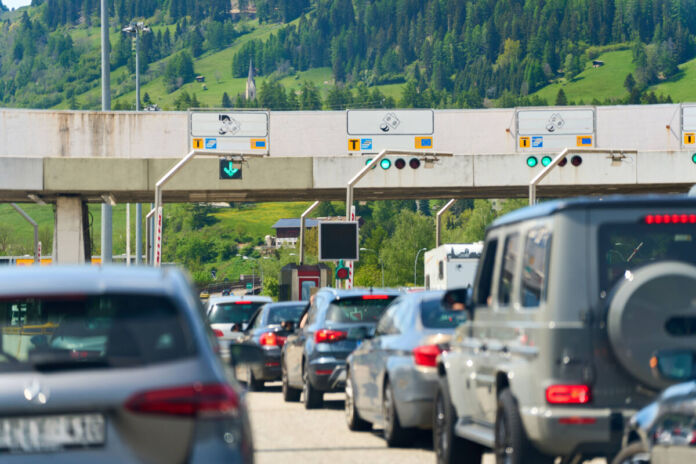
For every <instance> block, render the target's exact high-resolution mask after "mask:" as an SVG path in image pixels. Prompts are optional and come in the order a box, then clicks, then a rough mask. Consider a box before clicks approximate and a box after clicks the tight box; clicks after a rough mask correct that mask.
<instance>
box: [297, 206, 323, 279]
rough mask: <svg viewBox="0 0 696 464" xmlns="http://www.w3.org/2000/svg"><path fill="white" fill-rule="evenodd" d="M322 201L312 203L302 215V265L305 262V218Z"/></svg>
mask: <svg viewBox="0 0 696 464" xmlns="http://www.w3.org/2000/svg"><path fill="white" fill-rule="evenodd" d="M319 203H321V202H320V201H315V202H314V203H312V205H311V206H310V207H309V208H307V209H306V210H305V212H304V213H302V216H300V266H302V265H303V264H304V241H305V220H306V219H307V215H308V214H309V213H311V212H312V211H314V208H316V207H317V206H319Z"/></svg>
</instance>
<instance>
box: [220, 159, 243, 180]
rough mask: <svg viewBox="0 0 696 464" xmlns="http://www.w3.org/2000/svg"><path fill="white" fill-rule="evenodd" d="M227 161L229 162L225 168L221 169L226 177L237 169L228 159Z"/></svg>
mask: <svg viewBox="0 0 696 464" xmlns="http://www.w3.org/2000/svg"><path fill="white" fill-rule="evenodd" d="M229 163H230V164H229V165H228V166H227V167H226V168H223V171H225V174H227V176H228V177H234V175H235V174H237V171H239V169H237V168H234V167H233V165H232V161H230V162H229Z"/></svg>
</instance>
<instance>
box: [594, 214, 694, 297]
mask: <svg viewBox="0 0 696 464" xmlns="http://www.w3.org/2000/svg"><path fill="white" fill-rule="evenodd" d="M599 250H600V251H599V252H600V256H599V265H600V284H601V288H602V290H604V291H609V290H610V289H611V288H612V287H613V286H614V284H616V282H617V281H618V280H619V279H621V278H622V277H624V275H625V274H626V271H634V270H636V269H637V268H639V267H641V266H645V265H647V264H651V263H657V262H660V261H668V260H672V261H682V262H685V263H689V264H696V231H695V230H694V226H693V225H689V224H638V223H633V224H625V223H624V224H606V225H603V226H602V227H600V229H599Z"/></svg>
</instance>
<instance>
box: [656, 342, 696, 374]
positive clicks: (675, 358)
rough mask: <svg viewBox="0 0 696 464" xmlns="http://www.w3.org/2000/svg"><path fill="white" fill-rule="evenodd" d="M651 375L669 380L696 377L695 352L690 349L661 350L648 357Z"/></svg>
mask: <svg viewBox="0 0 696 464" xmlns="http://www.w3.org/2000/svg"><path fill="white" fill-rule="evenodd" d="M650 369H651V370H652V373H653V375H654V376H655V377H656V378H658V379H660V380H666V381H669V382H675V381H677V382H685V381H687V380H693V379H696V353H695V352H693V351H691V350H662V351H658V352H657V353H655V354H654V355H653V356H652V357H651V358H650Z"/></svg>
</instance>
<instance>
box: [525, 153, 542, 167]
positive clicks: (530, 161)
mask: <svg viewBox="0 0 696 464" xmlns="http://www.w3.org/2000/svg"><path fill="white" fill-rule="evenodd" d="M538 163H539V160H538V159H537V158H536V156H530V157H528V158H527V166H529V167H530V168H533V167H534V166H536V165H537V164H538Z"/></svg>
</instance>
